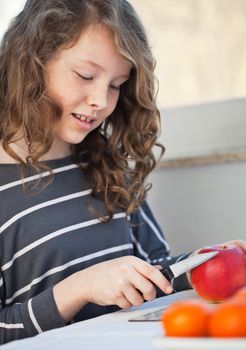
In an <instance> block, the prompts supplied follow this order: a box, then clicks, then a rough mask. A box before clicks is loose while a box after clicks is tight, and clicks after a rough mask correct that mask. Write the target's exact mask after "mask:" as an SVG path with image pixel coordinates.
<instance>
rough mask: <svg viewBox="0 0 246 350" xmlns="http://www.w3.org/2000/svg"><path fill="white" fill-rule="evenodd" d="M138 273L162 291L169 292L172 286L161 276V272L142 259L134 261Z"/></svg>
mask: <svg viewBox="0 0 246 350" xmlns="http://www.w3.org/2000/svg"><path fill="white" fill-rule="evenodd" d="M134 266H135V268H136V269H137V271H138V272H139V273H141V274H142V275H143V276H145V277H146V278H148V279H149V280H150V281H151V282H152V283H153V284H155V285H156V286H157V287H159V288H160V289H161V290H162V291H163V292H164V293H166V294H169V293H171V292H172V290H173V288H172V286H171V284H170V283H169V281H168V280H167V279H166V278H165V277H164V276H163V274H162V273H161V272H160V271H159V270H158V269H156V268H155V267H154V266H152V265H150V264H148V263H147V262H145V261H143V260H138V261H136V264H134Z"/></svg>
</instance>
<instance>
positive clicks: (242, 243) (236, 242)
mask: <svg viewBox="0 0 246 350" xmlns="http://www.w3.org/2000/svg"><path fill="white" fill-rule="evenodd" d="M223 244H225V245H230V244H234V245H237V246H238V247H240V248H242V249H243V250H244V252H245V254H246V241H244V240H242V239H234V240H232V241H228V242H224V243H223Z"/></svg>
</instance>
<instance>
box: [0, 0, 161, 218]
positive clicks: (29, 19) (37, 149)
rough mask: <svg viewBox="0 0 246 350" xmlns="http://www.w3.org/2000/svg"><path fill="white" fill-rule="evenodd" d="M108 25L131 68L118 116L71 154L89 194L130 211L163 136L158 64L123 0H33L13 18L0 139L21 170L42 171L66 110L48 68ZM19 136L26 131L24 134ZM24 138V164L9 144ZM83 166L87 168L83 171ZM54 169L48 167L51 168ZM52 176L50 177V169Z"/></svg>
mask: <svg viewBox="0 0 246 350" xmlns="http://www.w3.org/2000/svg"><path fill="white" fill-rule="evenodd" d="M94 23H103V24H105V25H106V26H107V27H108V28H109V30H110V31H111V32H112V34H113V38H114V40H115V43H116V45H117V47H118V49H119V52H120V53H121V54H122V55H123V56H124V57H126V58H127V59H128V60H130V61H131V62H132V63H133V69H132V71H131V75H130V78H129V80H128V81H127V82H126V83H125V84H123V86H122V87H121V91H120V96H119V100H118V104H117V106H116V108H115V110H114V111H113V113H112V114H111V115H110V116H109V117H108V118H107V119H106V121H105V122H104V123H103V124H102V125H101V126H100V127H99V128H97V129H95V130H93V131H92V132H91V133H89V135H88V136H87V137H86V138H85V139H84V140H83V142H81V143H80V144H77V145H73V146H72V150H73V155H74V158H75V160H76V162H77V163H78V164H80V159H83V164H82V163H81V164H80V166H81V167H82V168H83V171H85V173H86V174H87V175H88V178H89V179H90V182H91V185H92V188H93V190H92V195H93V196H95V197H97V198H101V199H102V200H103V201H104V202H105V205H106V208H107V211H108V214H109V215H108V218H111V217H112V214H113V212H114V211H115V209H116V208H120V209H123V210H125V211H126V213H127V214H129V213H131V212H133V211H134V210H135V209H136V208H137V207H139V205H140V203H141V202H142V201H143V199H144V198H145V196H146V193H147V191H148V190H149V188H150V184H148V183H146V179H147V176H148V174H149V173H150V172H151V171H152V170H153V168H154V167H155V166H156V158H155V156H154V154H153V146H155V145H157V146H159V147H160V150H161V153H160V154H161V155H162V153H163V152H164V147H163V146H162V145H160V144H158V143H157V138H158V136H159V130H160V115H159V111H158V109H157V106H156V91H157V89H156V80H155V77H154V73H153V72H154V68H155V61H154V59H153V56H152V53H151V50H150V47H149V43H148V40H147V37H146V34H145V31H144V28H143V26H142V24H141V22H140V20H139V18H138V16H137V14H136V13H135V11H134V9H133V8H132V6H131V5H130V4H129V2H128V1H126V0H42V1H40V0H28V1H27V2H26V5H25V7H24V9H23V11H22V12H21V13H20V14H19V15H18V16H17V17H16V18H14V19H13V21H12V22H11V24H10V27H9V29H8V30H7V32H6V34H5V36H4V37H3V40H2V45H1V51H0V139H1V140H2V145H3V148H4V149H5V151H6V152H7V153H8V154H9V155H10V156H11V157H12V158H14V159H15V160H16V161H17V162H18V163H20V164H22V166H23V167H24V168H26V169H27V168H28V167H29V168H30V166H31V167H32V168H33V169H35V171H36V172H42V171H43V170H44V169H47V164H45V163H44V162H40V159H41V158H42V156H44V155H45V154H46V153H47V152H48V151H49V149H50V148H51V145H52V143H53V140H54V137H55V126H56V124H57V121H58V120H59V118H60V117H61V115H62V108H61V106H58V105H57V103H55V101H53V100H52V99H51V97H50V96H48V94H47V91H46V86H45V63H47V61H49V59H51V58H52V57H54V55H55V54H57V52H58V50H60V49H61V48H64V47H68V46H71V45H73V44H74V43H76V40H77V39H78V38H79V36H80V34H81V32H82V31H83V30H85V29H86V28H87V27H88V26H89V25H91V24H94ZM20 131H22V133H21V134H20ZM23 137H24V139H25V142H26V144H27V147H28V156H27V157H26V159H25V160H23V159H21V158H20V157H19V156H18V154H17V153H15V152H14V150H13V149H12V148H11V146H10V144H11V143H12V142H16V141H18V139H19V138H23ZM85 164H86V165H85ZM50 171H51V169H50ZM51 174H52V171H51Z"/></svg>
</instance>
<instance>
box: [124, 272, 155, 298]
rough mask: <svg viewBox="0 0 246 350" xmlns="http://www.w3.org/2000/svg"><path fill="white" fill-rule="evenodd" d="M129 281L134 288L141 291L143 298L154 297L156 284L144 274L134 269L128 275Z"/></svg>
mask: <svg viewBox="0 0 246 350" xmlns="http://www.w3.org/2000/svg"><path fill="white" fill-rule="evenodd" d="M130 281H131V283H132V285H133V286H134V287H135V289H137V290H139V291H140V292H141V293H142V296H143V298H144V300H147V301H150V300H153V299H155V297H156V286H155V285H154V284H153V283H152V282H150V280H149V279H147V278H146V277H145V276H143V275H142V274H140V273H139V272H138V271H135V272H133V273H132V275H131V276H130Z"/></svg>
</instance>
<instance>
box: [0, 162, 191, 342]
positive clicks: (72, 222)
mask: <svg viewBox="0 0 246 350" xmlns="http://www.w3.org/2000/svg"><path fill="white" fill-rule="evenodd" d="M49 165H50V166H52V168H53V172H54V178H53V181H52V182H51V183H50V184H49V185H48V186H47V187H46V188H45V189H43V190H42V191H40V192H38V193H34V194H31V193H30V192H27V191H25V190H23V182H24V183H26V185H28V184H32V183H33V181H35V180H36V178H37V176H36V175H34V176H31V175H30V176H28V177H26V178H24V179H21V180H20V168H19V166H18V165H15V164H0V208H1V209H0V264H1V270H0V273H1V275H0V301H1V304H0V343H6V342H8V341H11V340H15V339H21V338H25V337H28V336H34V335H36V334H39V333H42V332H44V331H46V330H49V329H53V328H58V327H62V326H65V323H64V321H63V320H62V318H61V317H60V315H59V312H58V310H57V307H56V303H55V301H54V296H53V286H54V285H55V284H56V283H58V282H59V281H61V280H63V279H64V278H66V277H68V276H69V275H71V274H73V273H75V272H77V271H79V270H82V269H85V268H87V267H89V266H91V265H93V264H96V263H99V262H102V261H106V260H109V259H113V258H117V257H121V256H126V255H135V256H137V257H139V258H141V259H144V260H145V261H147V262H149V263H150V264H161V265H168V264H171V263H173V262H175V261H177V260H180V259H183V258H185V257H186V255H185V254H184V255H181V256H177V257H170V256H169V246H168V243H167V242H166V240H165V238H164V236H163V234H162V231H161V229H160V227H159V226H158V224H157V222H156V220H155V219H154V217H153V215H152V213H151V211H150V209H149V207H148V205H147V203H146V202H144V203H143V205H142V206H141V207H140V208H139V210H138V211H136V212H135V213H134V214H133V215H131V216H130V217H128V218H126V215H125V213H124V212H122V211H116V212H115V213H114V216H113V218H112V220H110V222H106V223H102V222H101V221H100V220H98V217H99V215H98V214H99V213H100V214H101V215H103V214H105V208H104V205H103V203H102V202H101V201H100V200H98V199H95V198H93V197H92V196H91V188H90V185H89V183H88V181H87V180H86V178H85V176H84V174H83V172H82V170H81V169H80V168H79V167H78V166H77V165H76V164H74V163H73V161H72V158H71V157H67V158H64V159H59V160H54V161H50V162H49ZM48 175H49V173H46V172H44V173H43V174H42V177H44V178H45V177H47V176H48ZM174 287H175V289H176V290H183V289H186V288H188V282H187V279H186V277H185V276H181V277H180V278H178V279H177V280H176V281H175V286H174ZM68 297H69V296H68ZM117 309H118V308H117V307H116V306H99V305H95V304H92V303H90V304H87V305H86V306H84V307H83V308H82V309H81V310H80V312H78V314H77V315H76V316H75V317H74V320H73V321H75V322H76V321H81V320H85V319H88V318H91V317H95V316H99V315H101V314H104V313H107V312H112V311H115V310H117Z"/></svg>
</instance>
